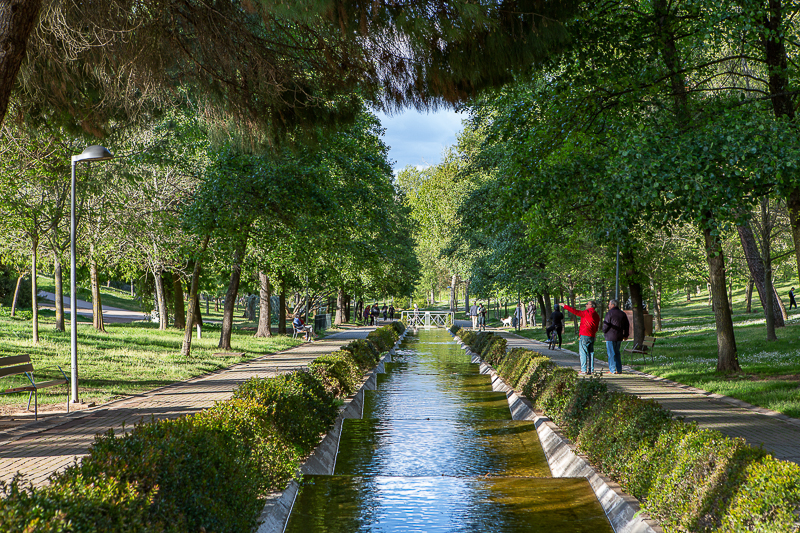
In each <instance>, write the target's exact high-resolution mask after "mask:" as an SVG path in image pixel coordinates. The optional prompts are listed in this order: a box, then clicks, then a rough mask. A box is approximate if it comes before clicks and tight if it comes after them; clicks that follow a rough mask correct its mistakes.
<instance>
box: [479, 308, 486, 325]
mask: <svg viewBox="0 0 800 533" xmlns="http://www.w3.org/2000/svg"><path fill="white" fill-rule="evenodd" d="M478 330H480V331H486V308H485V307H484V306H483V302H481V303H479V304H478Z"/></svg>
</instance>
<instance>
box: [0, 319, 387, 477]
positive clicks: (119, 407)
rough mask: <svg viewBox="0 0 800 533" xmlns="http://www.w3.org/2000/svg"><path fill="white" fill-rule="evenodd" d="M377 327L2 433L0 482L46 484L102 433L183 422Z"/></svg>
mask: <svg viewBox="0 0 800 533" xmlns="http://www.w3.org/2000/svg"><path fill="white" fill-rule="evenodd" d="M373 329H375V328H370V327H366V328H354V329H351V330H348V331H343V332H340V333H336V334H334V335H331V336H330V337H327V338H325V339H321V340H318V341H316V342H314V343H305V344H303V345H301V346H297V347H295V348H292V349H289V350H286V351H284V352H279V353H277V354H272V355H267V356H263V357H260V358H258V359H253V360H251V361H248V362H246V363H241V364H237V365H234V366H231V367H230V368H227V369H224V370H220V371H217V372H213V373H211V374H206V375H204V376H200V377H198V378H194V379H191V380H189V381H185V382H180V383H175V384H173V385H169V386H166V387H162V388H160V389H155V390H152V391H149V392H146V393H143V394H139V395H136V396H133V397H129V398H124V399H121V400H117V401H115V402H111V403H107V404H103V405H101V406H98V407H96V408H93V409H86V410H82V411H77V412H74V413H70V414H68V415H67V414H65V415H63V416H53V417H49V418H47V419H42V420H39V421H38V422H32V423H30V424H25V425H22V426H17V427H15V428H13V429H10V430H7V431H2V432H0V480H3V481H8V480H10V479H11V478H12V477H13V476H14V474H15V473H17V472H21V473H22V474H24V475H25V478H26V480H27V481H30V482H32V483H33V484H34V485H37V486H39V485H43V484H45V483H46V482H47V478H48V477H49V476H50V474H52V473H54V472H57V471H60V470H63V469H64V468H66V467H67V466H69V465H70V464H72V462H73V461H74V459H76V458H79V457H82V456H84V455H86V453H87V451H88V448H89V445H90V444H91V443H92V442H93V441H94V436H95V435H96V434H98V433H105V432H106V431H108V430H109V429H113V430H114V431H115V432H119V430H120V429H121V428H122V426H123V424H124V426H125V427H126V428H130V427H132V426H133V425H134V424H135V423H136V422H138V421H140V420H142V419H145V420H149V419H150V418H151V417H155V418H159V419H169V418H178V417H180V416H183V415H187V414H192V413H196V412H198V411H200V410H202V409H206V408H208V407H211V406H212V405H214V402H217V401H221V400H225V399H227V398H229V397H230V396H231V395H232V394H233V390H234V389H235V388H236V387H237V386H238V385H239V384H240V383H242V382H244V381H247V380H248V379H250V378H251V377H253V376H259V377H269V376H274V375H276V374H279V373H284V372H289V371H292V370H296V369H298V368H302V367H305V366H306V365H308V363H309V362H311V361H312V360H314V359H315V358H317V357H319V356H320V355H323V354H326V353H330V352H332V351H334V350H336V349H337V348H339V347H340V346H343V345H345V344H347V343H348V342H349V341H350V340H352V339H362V338H365V337H366V336H367V333H369V332H370V331H372V330H373Z"/></svg>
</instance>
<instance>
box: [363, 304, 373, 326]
mask: <svg viewBox="0 0 800 533" xmlns="http://www.w3.org/2000/svg"><path fill="white" fill-rule="evenodd" d="M370 310H371V309H370V307H369V306H367V307H365V308H364V313H363V316H364V325H365V326H366V325H367V322H369V319H370V316H371V315H370Z"/></svg>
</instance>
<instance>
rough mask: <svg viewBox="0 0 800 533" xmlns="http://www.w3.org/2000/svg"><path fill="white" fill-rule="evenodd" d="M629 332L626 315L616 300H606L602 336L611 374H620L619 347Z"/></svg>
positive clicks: (620, 357) (620, 359) (620, 358)
mask: <svg viewBox="0 0 800 533" xmlns="http://www.w3.org/2000/svg"><path fill="white" fill-rule="evenodd" d="M629 334H630V323H629V322H628V316H627V315H626V314H625V313H624V312H623V311H620V309H619V307H618V306H617V301H616V300H611V301H610V302H608V312H607V313H606V316H605V318H604V319H603V336H604V337H605V339H606V351H607V352H608V370H609V371H610V372H611V373H612V374H622V356H621V355H620V353H619V347H620V345H621V344H622V341H624V340H625V339H627V338H628V335H629Z"/></svg>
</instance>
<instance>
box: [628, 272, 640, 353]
mask: <svg viewBox="0 0 800 533" xmlns="http://www.w3.org/2000/svg"><path fill="white" fill-rule="evenodd" d="M630 272H631V271H628V279H631V276H630ZM628 283H629V285H628V289H629V290H630V291H631V311H633V324H631V330H632V331H633V343H634V344H638V345H639V346H641V345H642V343H643V342H644V306H642V284H641V283H636V282H634V281H629V282H628Z"/></svg>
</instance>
